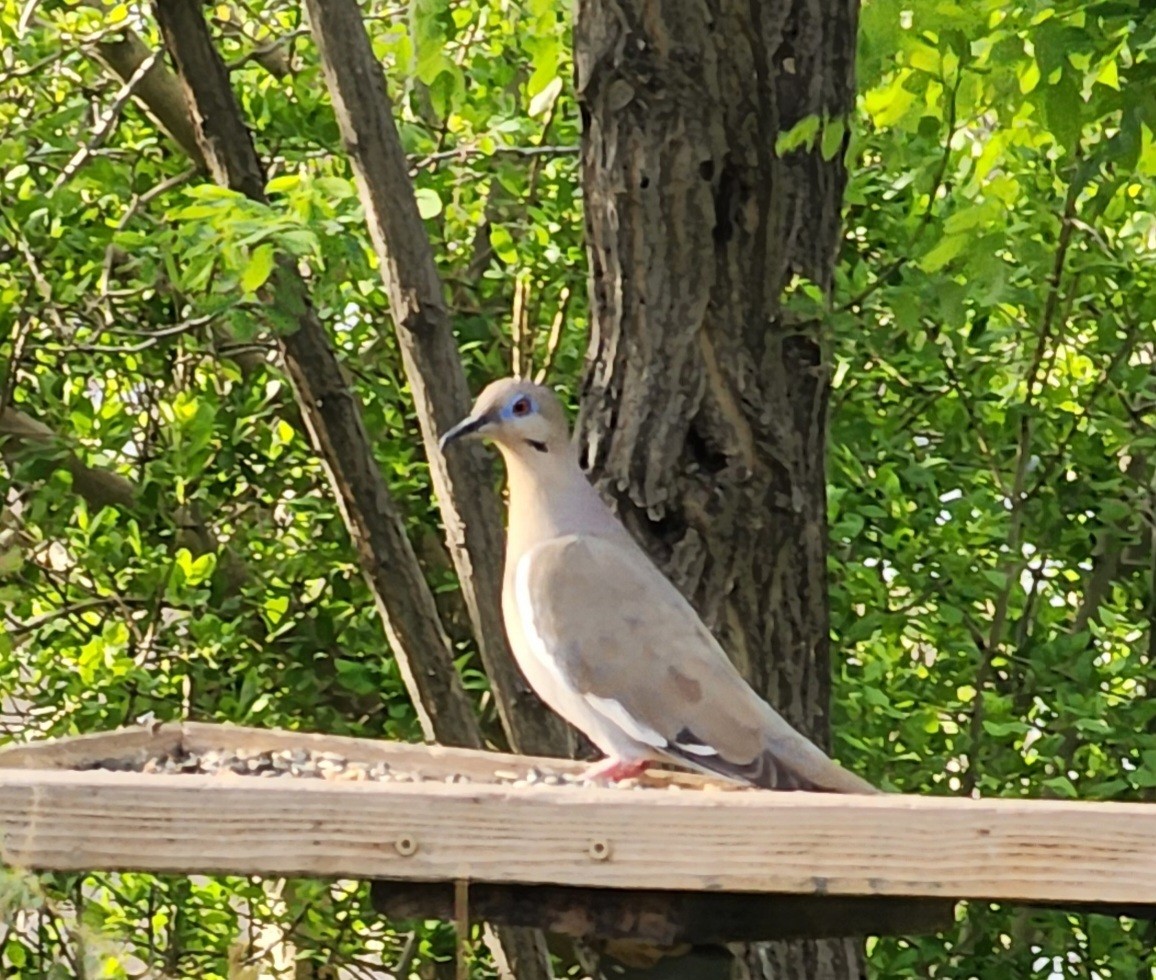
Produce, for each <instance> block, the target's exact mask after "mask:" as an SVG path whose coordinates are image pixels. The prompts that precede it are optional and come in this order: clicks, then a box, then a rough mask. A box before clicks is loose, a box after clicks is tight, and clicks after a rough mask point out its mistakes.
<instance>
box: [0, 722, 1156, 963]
mask: <svg viewBox="0 0 1156 980" xmlns="http://www.w3.org/2000/svg"><path fill="white" fill-rule="evenodd" d="M583 768H584V767H583V765H582V764H581V763H575V762H570V761H567V760H558V759H534V758H528V757H524V756H514V755H505V754H500V753H493V752H479V751H471V750H464V749H452V748H443V747H438V746H426V745H408V744H400V743H393V742H380V741H373V740H367V739H352V738H338V737H331V736H325V735H308V734H302V733H297V732H282V731H264V730H257V729H251V728H239V727H232V726H220V725H205V724H195V723H189V724H183V725H153V726H150V727H141V728H133V729H125V730H121V731H117V732H112V733H109V734H101V735H87V736H80V737H77V738H68V739H61V740H57V741H51V742H44V743H40V744H32V745H24V746H15V747H9V748H7V749H4V750H2V751H0V860H2V862H3V863H4V864H7V865H11V866H15V867H18V868H23V869H28V870H36V871H129V870H132V871H146V872H155V873H161V874H194V873H195V874H231V875H262V876H289V877H320V878H360V879H367V878H368V879H379V881H378V883H377V884H376V885H375V899H376V902H377V905H378V907H379V909H381V910H382V911H384V912H386V913H387V914H390V915H392V916H395V917H422V918H433V917H442V918H452V917H453V915H454V913H455V908H454V905H455V894H456V895H458V896H459V897H460V895H461V893H462V892H461V889H460V883H461V882H466V883H468V894H469V906H470V908H469V910H470V914H471V916H472V917H474V918H476V919H487V920H489V921H492V922H497V923H508V924H517V925H532V926H538V927H541V928H545V929H548V930H551V931H556V932H563V933H568V934H570V935H574V936H580V937H586V938H590V937H595V936H598V937H604V938H614V939H637V940H642V941H645V942H652V943H656V944H667V945H669V944H674V943H681V942H691V943H703V942H725V941H738V940H754V939H772V938H791V937H818V936H840V935H887V934H914V933H921V932H929V931H937V930H940V929H944V928H947V927H948V926H949V925H950V923H951V922H952V910H953V907H954V903H955V900H956V899H960V898H969V899H983V900H993V901H1002V902H1017V903H1029V904H1049V905H1073V906H1075V905H1078V906H1079V907H1080V908H1081V910H1084V911H1088V910H1097V909H1100V908H1102V909H1103V910H1105V911H1109V912H1112V913H1113V914H1115V913H1118V912H1120V911H1121V908H1120V906H1126V907H1127V908H1125V909H1124V910H1123V911H1127V912H1129V913H1132V914H1135V913H1136V912H1137V911H1140V912H1143V911H1144V910H1146V909H1151V908H1153V907H1156V807H1153V806H1149V805H1147V804H1139V803H1135V804H1133V803H1115V804H1113V803H1079V802H1068V801H1054V800H971V799H957V798H951V797H912V796H899V795H883V796H834V795H826V794H815V793H773V792H767V791H762V790H749V789H743V788H735V787H732V786H730V785H728V784H725V783H722V782H719V781H716V780H713V779H710V778H706V777H699V776H696V775H690V774H681V773H671V772H660V771H657V770H656V771H651V772H648V773H646V774H644V776H643V777H641V778H640V779H639V780H637V781H632V782H630V783H627V784H623V785H618V786H612V787H603V786H595V785H589V784H586V783H584V782H582V781H581V780H580V779H579V778H578V774H579V773H580V772H581V771H582V769H583ZM278 777H281V778H278ZM455 883H458V888H457V889H455Z"/></svg>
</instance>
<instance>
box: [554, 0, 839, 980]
mask: <svg viewBox="0 0 1156 980" xmlns="http://www.w3.org/2000/svg"><path fill="white" fill-rule="evenodd" d="M857 15H858V2H857V0H780V2H778V3H774V4H770V3H760V2H759V0H741V2H740V0H677V2H674V0H671V2H664V3H651V2H647V0H579V2H578V7H577V22H576V26H575V59H576V64H577V75H578V91H579V100H580V106H581V110H582V117H583V147H582V175H583V181H584V194H585V199H586V228H587V236H588V250H589V256H590V265H591V301H592V306H593V309H592V323H593V333H592V337H591V343H590V350H589V360H588V371H587V377H586V380H585V383H584V388H583V393H582V395H583V397H582V414H581V418H580V432H581V439H582V444H583V456H584V461H585V463H586V465H587V466H588V468H589V469H590V471H591V472H592V474H593V475H594V476H595V478H596V480H597V483H598V485H599V487H600V488H601V489H602V491H603V492H604V493H605V494H606V495H607V497H608V498H609V499H611V500H612V501H613V503H614V504H615V506H616V508H617V510H618V512H619V514H620V516H621V517H622V518H623V519H624V521H625V522H626V524H627V525H628V526H629V527H630V529H631V530H632V532H633V533H634V534H635V535H636V537H637V538H638V539H639V540H640V541H642V542H643V543H644V544H645V546H646V547H647V548H648V549H649V550H650V552H651V553H652V554H653V555H654V556H655V557H656V558H657V560H658V561H659V562H660V563H661V564H662V566H663V567H664V568H665V569H666V570H667V572H668V573H669V574H670V575H671V576H672V577H673V579H674V581H675V582H676V583H677V584H678V585H679V586H680V587H681V588H682V589H683V590H684V592H685V593H686V594H687V595H688V596H689V597H691V599H692V601H693V602H694V603H695V605H696V606H697V607H698V609H699V610H700V611H701V612H702V613H703V615H704V616H705V617H706V619H707V621H708V622H709V623H710V624H711V625H712V626H713V628H714V629H715V631H716V632H717V633H718V635H719V636H720V638H721V640H722V641H723V644H724V646H725V647H726V648H727V649H728V650H729V651H730V652H731V654H732V656H733V657H734V658H735V660H736V662H737V663H738V664H739V666H740V667H741V669H742V670H743V671H744V673H745V674H746V676H747V677H748V679H749V680H750V681H751V682H752V683H753V684H754V686H755V687H756V689H757V690H759V691H760V692H761V693H762V694H763V695H764V696H766V697H767V698H768V700H770V701H771V702H772V703H773V704H774V705H775V706H776V707H778V708H779V710H780V711H782V712H783V713H784V714H785V715H786V716H787V717H788V718H789V719H790V720H791V721H792V722H793V723H794V724H795V725H796V726H798V727H799V728H800V729H801V730H802V731H803V732H805V733H806V734H808V735H809V736H810V737H812V738H813V739H815V740H816V741H817V742H819V743H820V744H826V743H827V741H828V696H829V659H828V658H829V651H828V601H827V584H826V559H827V526H826V484H825V455H826V445H825V439H826V417H827V403H828V392H829V387H830V381H829V377H830V372H829V361H828V358H827V356H826V355H825V351H824V337H823V330H822V324H821V323H820V322H818V321H817V320H814V319H809V318H808V317H807V316H805V315H800V314H797V313H792V312H791V311H790V310H789V309H788V308H787V304H786V303H785V301H784V293H785V291H786V290H788V289H789V288H790V287H791V286H792V284H793V283H795V282H796V281H797V280H796V277H804V278H805V279H807V280H809V281H810V282H812V283H814V284H816V285H817V286H819V287H820V288H821V289H824V290H825V289H826V288H827V287H828V286H829V284H830V281H831V274H832V267H833V263H834V259H835V254H836V250H837V246H838V241H839V237H840V206H841V199H842V191H843V186H844V182H845V172H844V167H843V163H842V153H841V152H836V153H834V154H828V157H829V159H824V155H823V153H822V152H821V147H820V143H819V141H816V145H815V146H813V147H804V148H803V149H801V150H798V151H796V152H793V153H789V154H785V155H779V154H777V153H776V150H775V143H776V138H777V136H778V135H779V134H781V133H785V132H787V131H788V130H790V129H791V127H793V126H794V125H795V124H796V123H798V122H799V121H800V120H802V119H804V118H806V117H808V116H812V115H817V116H820V117H821V118H825V119H829V120H834V121H842V120H844V119H845V118H846V117H847V114H848V112H849V111H850V109H851V108H852V105H853V92H854V52H855V32H856V24H857ZM840 149H841V147H840ZM742 959H743V960H744V962H745V966H746V968H747V969H748V970H749V971H750V973H751V974H752V975H754V976H762V977H777V978H780V977H790V978H804V977H805V978H823V980H835V978H847V977H856V976H858V975H859V974H860V954H859V951H858V946H857V944H856V943H852V942H850V941H838V940H837V941H833V942H818V943H816V942H798V943H772V944H765V945H762V946H759V947H752V948H751V949H750V950H748V951H746V952H745V953H744V954H743V957H742Z"/></svg>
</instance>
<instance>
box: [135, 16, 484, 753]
mask: <svg viewBox="0 0 1156 980" xmlns="http://www.w3.org/2000/svg"><path fill="white" fill-rule="evenodd" d="M154 9H155V11H156V15H157V20H158V22H159V24H160V27H161V32H162V34H163V36H164V38H165V43H166V45H167V47H168V49H169V52H170V54H171V55H172V58H173V61H174V63H175V65H176V67H177V73H178V76H179V79H180V83H181V86H182V88H183V90H184V92H185V95H186V98H187V104H188V105H189V106H190V107H191V108H192V115H193V123H194V127H195V131H196V137H197V143H198V145H199V146H200V148H201V153H202V155H203V157H204V159H205V160H206V162H207V164H208V167H209V170H210V173H211V174H212V176H213V179H214V180H215V181H216V182H217V183H218V184H221V185H223V186H226V187H229V188H231V189H233V190H235V191H238V192H240V193H243V194H245V195H246V196H247V197H250V198H251V199H253V200H257V201H264V174H263V171H262V167H261V164H260V162H259V161H258V159H257V154H256V151H255V150H254V148H253V143H252V140H251V138H250V135H249V132H248V129H247V128H246V127H245V124H244V121H243V120H242V118H241V113H240V109H239V107H238V105H237V102H236V99H235V98H234V96H233V93H232V90H231V89H230V87H229V76H228V70H227V69H226V67H225V64H224V62H223V61H222V60H221V57H220V55H219V54H218V53H217V51H216V50H215V49H214V47H213V44H212V40H211V39H210V37H209V32H208V28H207V25H206V24H205V21H204V18H203V15H202V10H201V6H200V4H199V3H198V2H197V0H156V3H155V4H154ZM265 298H266V299H267V301H268V303H269V305H270V308H271V309H270V312H271V314H272V315H273V316H274V317H275V318H276V319H277V320H279V321H281V322H283V323H284V324H285V325H286V326H287V328H288V329H287V332H286V333H284V334H283V335H281V337H280V338H279V341H280V345H281V348H282V352H283V354H284V357H285V362H286V367H287V369H288V373H289V377H290V381H291V383H292V385H293V389H294V392H295V394H296V396H297V402H298V406H299V408H300V410H301V415H302V419H303V420H304V422H305V424H306V426H307V428H308V430H309V432H310V435H311V436H312V440H313V443H314V445H315V446H316V448H317V450H318V452H319V454H320V455H321V457H322V460H323V462H324V464H325V468H326V471H327V473H328V475H329V479H330V484H331V485H332V487H333V489H334V491H335V494H336V496H337V500H338V503H339V505H340V507H341V510H342V515H343V517H344V519H345V523H346V526H347V527H348V529H349V532H350V535H351V537H352V538H353V541H354V544H355V546H356V549H357V554H358V558H359V560H360V562H361V567H362V571H363V573H364V574H365V577H366V580H367V582H368V584H369V587H370V589H371V591H372V592H373V595H374V599H375V602H376V605H377V608H378V612H379V614H380V616H381V619H382V621H383V624H384V626H385V630H386V634H387V636H388V637H389V640H390V644H391V646H392V648H393V651H394V654H395V656H396V657H397V662H398V667H399V669H400V671H401V674H402V677H403V678H404V680H405V683H406V687H407V689H408V690H409V692H410V695H411V697H412V698H413V701H414V707H415V709H416V710H417V712H418V716H419V718H420V719H421V723H422V727H423V730H424V731H425V733H426V735H427V737H429V738H436V739H438V740H439V741H442V742H445V743H448V744H453V745H469V746H477V745H480V744H481V734H480V730H479V728H478V723H477V720H476V718H475V717H474V714H473V710H472V707H471V704H470V701H469V698H468V696H467V695H466V693H465V690H464V688H463V686H462V683H461V678H460V677H459V676H458V674H457V671H456V669H455V667H454V662H453V651H452V649H451V647H450V644H449V641H448V639H447V638H446V635H445V632H444V630H443V629H442V626H441V623H440V621H439V619H438V616H437V608H436V606H435V604H434V599H433V595H432V593H431V592H430V589H429V586H428V584H427V583H426V581H425V579H424V577H423V576H422V574H421V569H420V567H419V565H418V562H417V559H416V557H415V555H414V552H413V548H412V546H411V544H410V542H409V539H408V537H407V536H406V533H405V527H404V524H403V522H402V518H401V514H400V513H399V511H398V509H397V506H396V504H395V503H394V501H393V499H392V497H391V496H390V494H389V489H388V487H387V486H386V484H385V481H384V479H383V478H382V475H381V472H380V470H379V469H378V468H377V465H376V463H375V461H374V458H373V453H372V451H371V448H370V443H369V436H368V433H367V432H366V429H365V424H364V422H363V420H362V416H361V410H360V406H359V404H358V402H357V399H356V397H355V395H354V394H353V392H352V391H350V389H349V387H348V385H347V384H346V383H345V379H344V377H343V373H342V371H341V366H340V363H339V362H338V360H337V357H336V354H335V353H334V350H333V347H332V345H331V344H330V342H329V337H328V336H327V334H326V332H325V329H324V327H323V326H322V324H321V322H320V320H319V319H318V318H317V315H316V313H315V312H314V311H313V308H312V306H311V304H310V302H309V296H308V292H307V289H306V286H305V284H304V282H303V281H302V279H301V277H300V275H299V274H298V273H297V271H296V269H295V267H294V266H293V265H292V263H290V262H289V261H287V260H285V259H282V260H281V261H280V263H279V265H278V268H277V270H276V271H275V273H274V276H273V278H272V279H271V280H270V285H268V286H267V287H266V290H265Z"/></svg>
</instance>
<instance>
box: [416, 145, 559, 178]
mask: <svg viewBox="0 0 1156 980" xmlns="http://www.w3.org/2000/svg"><path fill="white" fill-rule="evenodd" d="M578 149H579V148H578V147H577V146H496V147H494V148H493V149H492V150H483V149H481V148H480V147H477V146H459V147H456V148H455V149H452V150H439V151H438V152H437V153H429V154H426V155H425V156H422V157H410V176H411V177H413V176H415V175H416V174H417V173H419V172H420V171H422V170H425V169H426V168H428V167H431V166H433V165H434V164H438V163H442V162H443V161H446V160H456V161H458V162H459V163H465V162H466V161H467V160H472V159H474V158H475V157H500V156H515V157H530V158H533V157H551V156H554V157H564V156H577V155H578Z"/></svg>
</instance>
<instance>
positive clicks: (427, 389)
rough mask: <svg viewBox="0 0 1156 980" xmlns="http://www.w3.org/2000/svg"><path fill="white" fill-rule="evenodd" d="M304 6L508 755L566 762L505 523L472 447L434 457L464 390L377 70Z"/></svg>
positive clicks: (338, 8)
mask: <svg viewBox="0 0 1156 980" xmlns="http://www.w3.org/2000/svg"><path fill="white" fill-rule="evenodd" d="M307 9H308V11H309V18H310V22H311V23H312V25H313V34H314V38H315V40H316V42H317V47H318V50H319V51H320V54H321V63H322V69H323V71H324V73H325V81H326V84H327V85H328V87H329V91H330V94H331V96H332V99H333V106H334V111H335V113H336V115H337V122H338V125H339V126H340V128H341V134H342V137H343V139H344V141H345V145H346V148H347V150H348V152H349V155H350V158H351V160H352V162H353V169H354V173H355V175H356V178H357V187H358V193H359V196H360V198H361V203H362V206H363V207H364V209H365V217H366V223H367V225H368V226H369V234H370V238H371V239H372V240H373V245H374V248H375V250H376V252H377V255H378V258H379V259H380V262H381V270H382V278H383V279H384V281H385V285H386V289H387V291H388V293H389V299H390V309H391V312H392V314H393V320H394V325H395V327H396V329H397V337H398V343H399V347H400V349H401V354H402V362H403V364H404V366H405V372H406V377H407V379H408V381H409V386H410V390H411V391H412V392H413V397H414V401H415V403H416V406H417V416H418V420H419V422H420V425H421V430H422V438H423V441H424V443H425V449H426V456H427V458H428V460H429V464H430V471H431V474H432V476H433V484H434V490H435V491H436V493H437V496H438V501H439V503H440V505H441V511H442V516H443V518H444V520H445V524H446V537H447V541H448V543H449V548H450V553H451V555H452V557H453V562H454V567H455V568H456V569H457V573H458V578H459V581H460V582H461V587H462V592H463V594H464V596H465V599H466V606H467V608H468V610H469V614H470V620H471V623H472V625H473V630H474V635H475V637H476V638H477V641H478V647H479V650H480V652H481V656H482V662H483V663H484V665H485V668H486V673H487V674H488V675H489V678H490V683H491V686H492V688H493V691H494V696H495V701H496V703H497V707H498V712H499V714H500V716H501V718H502V722H503V724H504V726H505V729H506V732H507V734H508V735H509V739H510V744H511V745H512V746H513V747H514V748H515V749H517V750H519V751H524V752H533V753H547V754H551V753H552V754H565V752H566V749H567V740H566V737H565V733H564V730H563V728H562V726H561V724H560V723H559V722H558V720H557V719H556V718H555V717H554V716H553V715H552V714H550V713H549V712H547V711H546V709H545V708H544V707H543V705H542V704H541V702H540V701H538V699H537V697H536V696H534V695H533V693H532V692H531V691H530V690H529V688H528V686H527V685H526V682H525V680H524V679H523V677H522V675H521V672H520V671H519V670H518V668H517V666H516V665H515V663H514V660H513V657H512V655H511V653H510V650H509V646H508V645H507V641H506V635H505V627H504V625H503V623H502V621H501V598H500V591H501V581H502V554H503V550H504V548H503V540H502V525H501V517H500V513H499V509H498V502H497V499H496V498H495V496H494V494H493V493H492V492H491V490H490V487H489V479H488V472H489V470H488V467H487V466H483V460H482V459H481V456H480V451H479V450H477V449H472V450H471V449H469V448H468V447H465V448H464V450H463V451H462V452H455V453H452V454H450V455H448V456H446V455H443V454H442V453H441V452H440V451H439V450H438V445H437V443H438V439H439V438H440V437H441V435H442V434H443V433H444V432H445V431H446V430H448V429H449V428H450V427H451V426H452V425H454V424H455V423H456V422H457V421H459V420H460V419H461V418H462V417H463V416H464V415H465V414H466V412H467V411H468V409H469V403H470V395H469V388H468V386H467V383H466V377H465V372H464V371H463V369H462V364H461V358H460V355H459V354H458V349H457V343H456V342H455V340H454V336H453V331H452V329H451V325H450V317H449V312H448V310H447V309H446V305H445V299H444V296H443V292H442V284H441V281H440V279H439V277H438V271H437V266H436V264H435V262H434V256H433V250H432V248H431V247H430V242H429V236H428V235H427V234H426V231H425V226H424V225H423V224H422V220H421V216H420V214H419V213H418V209H417V202H416V200H415V198H414V193H413V184H412V182H411V181H410V178H409V174H408V170H409V164H408V162H407V160H406V156H405V152H404V150H403V148H402V145H401V140H400V138H399V137H398V134H397V129H396V126H395V124H394V120H393V107H392V105H391V103H390V100H389V95H388V94H387V92H386V88H385V81H384V79H383V78H382V75H381V68H380V66H379V64H378V61H377V59H376V58H375V57H374V54H373V49H372V47H371V45H370V41H369V37H368V35H367V34H366V32H365V26H364V23H363V21H362V17H361V11H360V9H359V8H358V6H357V4H356V3H355V2H354V0H307Z"/></svg>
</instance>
